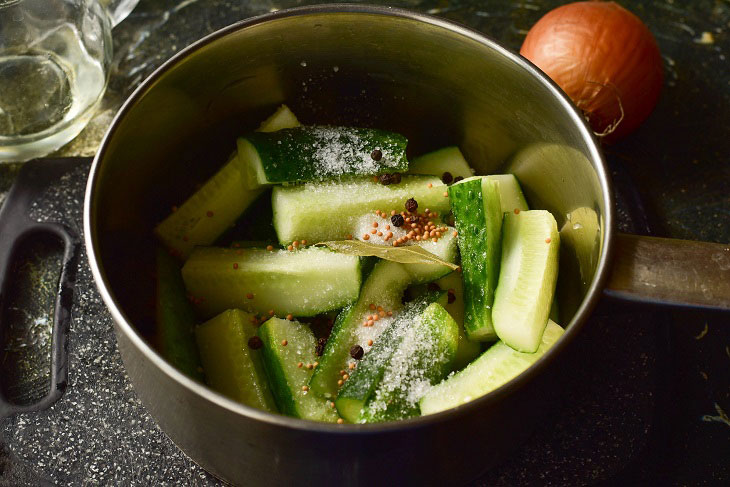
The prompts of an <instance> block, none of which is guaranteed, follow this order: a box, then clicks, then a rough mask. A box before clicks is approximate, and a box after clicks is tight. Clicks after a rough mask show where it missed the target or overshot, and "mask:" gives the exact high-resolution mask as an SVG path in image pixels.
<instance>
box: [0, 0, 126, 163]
mask: <svg viewBox="0 0 730 487" xmlns="http://www.w3.org/2000/svg"><path fill="white" fill-rule="evenodd" d="M137 1H138V0H0V161H25V160H28V159H32V158H34V157H39V156H42V155H45V154H48V153H49V152H52V151H53V150H55V149H57V148H59V147H61V146H62V145H64V144H66V143H67V142H68V141H70V140H71V139H73V138H74V137H75V136H76V135H78V133H79V132H80V131H81V129H83V128H84V126H85V125H86V124H87V123H88V121H89V120H90V119H91V116H92V115H93V113H94V110H95V109H96V107H97V105H98V104H99V101H100V100H101V98H102V95H103V94H104V90H105V89H106V85H107V82H108V80H109V68H110V65H111V59H112V42H111V27H112V26H113V25H114V24H116V23H118V22H119V21H121V19H122V18H123V17H124V16H126V15H127V14H128V13H129V12H130V11H131V10H132V8H134V5H136V3H137Z"/></svg>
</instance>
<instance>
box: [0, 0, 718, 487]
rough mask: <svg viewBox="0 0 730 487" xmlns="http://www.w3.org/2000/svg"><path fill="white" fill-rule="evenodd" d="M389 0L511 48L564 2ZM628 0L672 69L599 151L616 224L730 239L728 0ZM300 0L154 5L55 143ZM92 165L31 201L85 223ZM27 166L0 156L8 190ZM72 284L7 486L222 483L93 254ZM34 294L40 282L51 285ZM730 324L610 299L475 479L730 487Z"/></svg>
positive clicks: (9, 428) (12, 443) (73, 147)
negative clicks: (173, 59) (108, 303)
mask: <svg viewBox="0 0 730 487" xmlns="http://www.w3.org/2000/svg"><path fill="white" fill-rule="evenodd" d="M377 3H385V4H388V5H396V6H401V7H406V8H413V9H417V10H420V11H426V12H429V13H432V14H435V15H440V16H443V17H445V18H448V19H451V20H455V21H458V22H462V23H465V24H467V25H469V26H471V27H473V28H475V29H478V30H480V31H482V32H484V33H486V34H488V35H490V36H491V37H493V38H496V39H498V40H500V41H501V42H502V43H503V44H504V45H506V46H507V47H510V48H512V49H514V50H517V49H519V45H520V44H521V42H522V39H523V38H524V35H525V33H526V31H527V29H529V27H530V26H531V25H532V24H533V23H534V22H535V21H536V20H537V19H538V18H539V17H540V16H541V15H542V14H543V13H545V12H546V11H547V10H549V9H551V8H553V7H554V6H557V5H559V4H562V3H565V2H557V1H542V0H534V1H532V2H529V1H528V2H517V1H512V2H511V1H505V0H495V1H491V2H478V1H476V0H473V1H452V2H436V1H425V2H424V1H417V0H412V1H402V2H377ZM622 3H623V4H624V5H625V6H627V7H629V8H630V9H631V10H633V11H634V12H635V13H636V14H637V15H639V16H640V17H641V18H642V19H643V20H644V21H645V22H646V23H647V24H648V25H649V27H650V29H651V30H652V32H653V33H654V35H655V36H656V38H657V41H658V43H659V45H660V49H661V51H662V54H663V57H664V61H665V74H666V79H665V86H664V91H663V93H662V97H661V99H660V102H659V105H658V106H657V108H656V110H655V111H654V113H653V114H652V115H651V117H650V118H649V119H648V120H647V122H646V123H645V124H644V125H643V126H642V127H641V128H640V130H639V131H637V132H636V133H635V134H633V135H632V136H630V137H628V138H627V139H625V140H624V141H622V142H621V143H620V144H617V145H614V146H610V147H607V148H606V150H605V152H606V155H607V159H608V162H609V165H610V168H611V170H612V173H613V176H614V179H615V183H616V188H617V192H618V194H617V200H618V202H619V204H620V212H619V216H620V218H619V220H620V224H621V229H622V230H624V231H632V232H636V233H646V232H647V231H648V230H651V232H652V233H653V234H655V235H660V236H668V237H676V238H686V239H694V240H708V241H715V242H723V243H727V242H729V241H730V164H728V162H727V160H726V157H725V156H726V155H727V154H728V152H729V149H730V63H728V61H727V59H726V56H728V55H730V52H728V49H729V48H730V36H728V30H730V2H727V1H725V0H716V1H709V0H699V1H693V0H686V1H683V2H682V1H679V0H675V1H668V0H663V1H634V2H622ZM296 5H300V2H294V1H285V2H280V1H273V2H268V1H267V2H262V1H254V2H248V3H243V2H238V1H233V0H185V1H170V0H142V1H141V2H140V5H139V6H138V7H137V9H136V10H135V11H134V12H133V13H132V15H131V16H130V17H129V18H128V19H126V20H125V21H124V22H123V23H122V24H120V25H119V26H118V27H117V29H116V30H115V31H114V38H115V45H114V48H115V56H114V66H115V71H114V72H113V74H112V78H111V80H110V85H109V91H108V93H107V94H106V96H105V99H104V102H103V105H102V107H101V109H100V110H99V113H98V114H97V116H96V117H95V118H94V120H93V121H92V123H91V124H90V126H89V127H88V128H87V129H86V130H85V131H84V132H83V133H82V135H81V136H80V137H79V138H77V139H76V140H75V141H73V142H71V143H70V144H69V145H68V146H66V147H64V148H62V149H61V150H60V151H59V152H58V154H56V155H59V156H60V155H66V156H78V155H92V154H93V153H94V151H95V150H96V148H97V147H98V143H99V141H100V139H101V135H103V131H104V130H105V128H106V126H107V125H108V123H109V122H110V120H111V118H112V116H113V114H114V112H115V111H116V109H117V108H118V107H119V105H120V103H121V101H122V100H123V99H124V98H125V97H126V96H128V95H129V93H131V90H132V89H133V88H134V87H135V86H136V85H137V84H138V83H139V82H140V81H141V80H143V79H144V78H145V77H146V76H147V75H148V74H150V73H151V72H152V70H154V68H155V67H157V66H158V65H159V64H160V63H161V62H163V61H164V60H166V59H167V58H169V57H170V56H171V55H172V54H174V53H175V52H177V51H178V50H180V49H182V48H183V47H185V46H186V45H188V44H189V43H191V42H192V41H194V40H196V39H198V38H200V37H202V36H203V35H205V34H207V33H210V32H212V31H214V30H216V29H218V28H220V27H223V26H225V25H228V24H230V23H232V22H235V21H236V20H239V19H243V18H246V17H249V16H251V15H256V14H261V13H265V12H268V11H270V10H273V9H276V8H285V7H289V6H296ZM704 32H708V33H710V34H711V35H712V37H713V42H712V43H704V42H701V41H702V39H703V33H704ZM705 37H706V36H705ZM87 164H88V163H85V162H82V163H81V165H80V166H79V167H78V168H77V169H75V170H74V171H72V172H71V173H70V174H69V175H68V176H67V177H65V178H62V179H61V180H59V181H56V182H55V183H54V184H53V185H51V186H49V188H48V190H47V192H46V194H45V195H44V197H43V199H42V200H41V201H39V202H37V203H36V206H37V208H36V212H35V216H36V217H38V218H39V219H54V218H58V217H63V218H65V219H67V220H69V221H71V222H72V225H74V226H76V229H77V230H78V231H80V211H81V205H82V200H83V187H84V183H85V176H86V170H87V167H88V166H87ZM18 168H19V166H18V165H13V164H8V165H0V201H1V200H2V198H3V196H4V194H5V192H6V191H7V189H8V188H9V187H10V185H11V183H12V181H13V179H14V178H15V176H16V174H17V170H18ZM33 252H34V253H35V254H36V257H38V259H37V260H38V261H39V262H45V261H44V258H47V257H48V255H50V254H52V252H51V251H50V250H49V249H48V248H45V247H43V246H42V245H41V246H39V247H38V248H36V249H34V250H33ZM31 260H32V259H31ZM33 269H34V268H31V270H33ZM43 269H44V267H43V266H39V267H38V268H37V269H36V270H39V272H41V273H42V271H43ZM51 277H52V276H51ZM77 280H78V287H77V293H76V298H75V300H76V302H75V309H74V322H73V328H72V335H71V350H70V352H71V371H70V386H69V390H68V391H67V393H66V395H65V396H64V397H63V398H62V399H61V400H60V401H59V402H58V403H57V404H56V405H55V406H54V407H52V408H51V409H50V410H48V411H44V412H40V413H33V414H23V415H18V416H16V417H14V418H11V419H9V420H6V421H5V422H4V423H2V424H0V435H2V436H1V437H0V486H2V485H19V484H23V483H30V482H32V483H40V482H42V480H41V479H45V481H48V482H51V483H55V484H58V485H81V484H84V485H85V484H87V483H91V484H97V483H99V484H111V483H114V484H136V485H147V484H178V485H179V484H190V485H216V484H217V481H215V479H213V478H212V477H210V476H209V475H208V474H206V473H205V472H203V471H202V470H201V469H200V468H198V467H197V466H195V465H194V464H192V462H191V461H190V460H189V459H187V457H185V456H184V455H183V454H182V453H180V452H179V450H177V448H176V447H175V446H174V445H173V444H172V443H171V442H170V441H169V439H167V437H166V436H165V435H164V434H163V433H162V432H161V431H160V430H159V428H157V426H156V425H155V423H154V421H153V420H152V419H151V418H150V417H149V416H148V415H147V413H146V412H145V410H144V408H143V407H142V406H141V404H140V403H139V402H138V400H137V399H136V396H135V394H134V391H133V390H132V388H131V385H130V384H129V381H128V379H127V378H126V374H125V372H124V370H123V367H122V365H121V361H120V358H119V354H118V351H117V350H116V342H115V339H114V336H113V330H112V323H111V318H110V317H109V314H108V312H107V311H106V309H105V308H104V306H103V304H102V303H101V301H100V299H99V296H98V293H97V292H96V290H95V288H94V285H93V282H92V280H91V276H90V271H89V269H88V265H87V264H86V261H85V258H82V262H81V265H80V269H79V276H78V279H77ZM51 282H52V279H51ZM26 284H27V283H26ZM28 286H30V284H28ZM47 287H49V286H47ZM50 287H52V285H51V286H50ZM45 291H48V289H45ZM51 291H52V289H51ZM27 294H29V295H32V296H35V298H38V297H39V296H41V295H45V294H44V288H39V289H34V292H32V293H27ZM46 294H48V293H46ZM21 298H22V297H21ZM21 298H18V299H21ZM37 306H38V309H34V310H33V311H32V312H31V313H30V314H27V316H26V317H25V318H24V319H25V322H28V323H30V325H32V327H33V330H32V336H33V337H35V342H36V343H39V344H40V346H41V348H42V346H45V345H46V342H45V341H44V340H42V337H43V336H44V335H43V333H44V330H47V328H44V327H46V325H47V321H48V320H47V319H46V320H45V321H44V316H45V315H44V313H46V311H44V309H47V306H46V307H45V308H44V305H43V304H42V303H41V304H40V305H37ZM31 315H32V316H31ZM21 321H22V320H21ZM729 322H730V319H729V318H728V315H727V314H721V313H709V312H702V311H693V310H680V311H677V310H666V309H659V308H650V307H646V306H635V305H619V304H616V303H609V302H604V303H602V305H601V306H600V307H599V309H598V310H597V312H596V316H595V318H594V319H592V320H591V323H589V325H588V326H586V331H585V333H583V334H582V336H581V337H580V345H579V346H577V347H574V349H575V351H574V352H573V354H574V357H572V360H573V363H575V364H577V367H576V370H575V373H574V375H572V376H571V378H570V379H569V380H568V381H567V384H566V386H565V392H564V400H563V402H562V404H560V405H557V406H556V408H555V410H554V411H551V412H550V414H548V419H546V421H545V424H543V425H542V426H541V427H540V428H539V429H538V430H537V431H536V432H535V434H534V435H533V437H532V438H531V439H530V440H529V441H528V442H527V443H526V444H525V445H524V446H523V447H522V448H521V449H520V450H519V451H518V452H516V453H515V455H514V456H513V457H512V458H511V459H510V460H509V461H508V462H507V463H506V464H504V465H502V466H500V467H499V468H497V469H495V470H493V471H492V472H489V473H488V474H487V475H486V476H485V477H484V478H483V479H482V481H481V482H480V483H483V484H500V485H514V484H516V483H520V484H536V485H545V484H548V485H549V484H552V485H562V484H566V483H567V484H586V483H595V482H605V483H609V484H624V483H628V484H635V483H651V481H656V480H658V479H661V480H664V481H671V482H672V483H676V484H690V485H696V484H710V485H712V484H720V483H724V484H727V483H730V461H729V460H728V459H729V458H730V420H729V419H728V412H730V374H729V373H728V370H730V326H728V325H729V324H730V323H729ZM23 333H25V331H24V332H23ZM28 333H29V335H30V334H31V333H30V332H28ZM39 337H40V338H41V339H39Z"/></svg>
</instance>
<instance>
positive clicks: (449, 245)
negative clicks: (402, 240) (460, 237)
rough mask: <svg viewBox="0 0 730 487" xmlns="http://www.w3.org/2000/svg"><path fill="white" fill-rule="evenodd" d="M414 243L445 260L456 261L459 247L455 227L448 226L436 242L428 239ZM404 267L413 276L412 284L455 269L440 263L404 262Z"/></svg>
mask: <svg viewBox="0 0 730 487" xmlns="http://www.w3.org/2000/svg"><path fill="white" fill-rule="evenodd" d="M412 245H418V246H419V247H421V248H422V249H424V250H427V251H429V252H431V253H432V254H434V255H435V256H436V257H438V258H439V259H441V260H443V261H446V262H450V263H452V264H455V263H456V258H457V248H456V237H455V236H454V228H453V227H446V233H445V234H444V235H442V236H441V238H439V239H438V240H437V241H436V242H433V241H431V240H428V241H425V242H424V241H420V242H415V243H413V244H412ZM403 267H405V269H406V270H407V271H408V272H409V273H410V274H411V276H412V281H411V284H421V283H425V282H431V281H435V280H436V279H438V278H440V277H443V276H445V275H447V274H449V273H450V272H452V271H453V269H452V268H451V267H449V266H446V265H439V264H403Z"/></svg>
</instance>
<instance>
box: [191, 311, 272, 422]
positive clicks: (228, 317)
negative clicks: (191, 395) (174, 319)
mask: <svg viewBox="0 0 730 487" xmlns="http://www.w3.org/2000/svg"><path fill="white" fill-rule="evenodd" d="M253 318H254V315H252V314H248V313H245V312H243V311H241V310H237V309H232V310H228V311H225V312H223V313H221V314H220V315H218V316H216V317H215V318H213V319H212V320H210V321H207V322H206V323H203V324H202V325H200V326H198V327H197V328H196V329H195V337H196V338H197V342H198V349H199V350H200V356H201V359H202V361H203V368H204V370H205V376H206V382H207V383H208V385H210V387H211V388H213V389H215V390H216V391H218V392H220V393H221V394H223V395H225V396H228V397H230V398H231V399H233V400H235V401H239V402H242V403H243V404H247V405H249V406H252V407H255V408H258V409H263V410H264V411H271V412H276V406H275V404H274V398H273V396H272V395H271V390H270V389H269V384H268V382H267V380H266V373H265V372H264V364H263V360H262V353H263V352H262V351H261V350H260V349H254V348H252V347H251V346H250V345H249V340H250V339H251V337H253V336H255V335H256V331H257V330H256V326H255V325H254V324H253V322H252V319H253Z"/></svg>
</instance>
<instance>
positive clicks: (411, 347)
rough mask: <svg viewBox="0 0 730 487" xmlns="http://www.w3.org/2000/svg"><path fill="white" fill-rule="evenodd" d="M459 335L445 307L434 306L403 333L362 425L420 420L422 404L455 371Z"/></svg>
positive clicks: (365, 412) (364, 408)
mask: <svg viewBox="0 0 730 487" xmlns="http://www.w3.org/2000/svg"><path fill="white" fill-rule="evenodd" d="M458 335H459V327H458V325H457V324H456V322H455V321H454V320H453V319H452V318H451V316H450V315H449V313H448V312H447V311H446V310H445V309H444V308H443V307H441V306H440V305H439V304H437V303H433V304H431V305H430V306H429V307H428V308H426V310H425V311H424V312H423V313H422V314H421V315H420V316H419V317H418V319H416V320H415V321H414V322H413V323H412V324H411V326H409V327H406V328H404V329H403V330H402V338H401V340H400V341H399V342H398V346H397V348H396V349H395V350H394V352H393V354H392V355H391V356H390V357H389V359H388V363H387V365H386V367H385V371H384V372H383V376H382V378H381V379H380V381H379V382H378V384H377V386H376V387H375V390H374V391H373V393H372V395H371V396H370V398H369V399H368V401H367V403H366V404H365V406H364V407H363V410H362V412H361V414H360V418H359V421H360V422H364V423H374V422H382V421H396V420H401V419H406V418H411V417H414V416H418V415H419V414H420V409H419V406H418V402H419V400H420V399H421V398H422V397H423V396H424V395H425V394H426V392H427V391H428V390H429V389H430V388H431V387H432V386H433V385H434V384H436V383H438V382H440V381H441V380H442V379H443V378H444V377H445V376H446V374H447V373H448V372H449V370H450V368H451V364H452V361H453V358H454V355H455V354H456V347H457V344H458V341H459V338H458ZM356 373H357V371H356Z"/></svg>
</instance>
